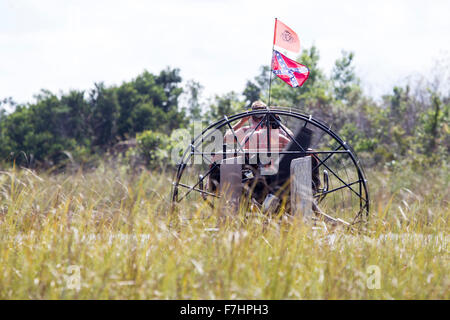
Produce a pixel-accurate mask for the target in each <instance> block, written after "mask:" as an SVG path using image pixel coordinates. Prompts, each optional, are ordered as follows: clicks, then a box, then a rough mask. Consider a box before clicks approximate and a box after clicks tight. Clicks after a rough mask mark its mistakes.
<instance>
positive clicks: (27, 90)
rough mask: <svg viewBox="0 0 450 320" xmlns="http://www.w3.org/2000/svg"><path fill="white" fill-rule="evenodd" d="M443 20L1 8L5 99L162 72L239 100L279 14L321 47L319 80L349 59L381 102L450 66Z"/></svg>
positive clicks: (428, 8) (281, 10)
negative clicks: (402, 84)
mask: <svg viewBox="0 0 450 320" xmlns="http://www.w3.org/2000/svg"><path fill="white" fill-rule="evenodd" d="M449 15H450V1H448V0H444V1H439V0H433V1H423V0H420V1H415V0H409V1H402V0H395V1H393V0H389V1H347V0H339V1H332V0H330V1H327V0H323V1H319V0H315V1H311V0H308V1H303V0H292V1H281V0H277V1H274V0H273V1H262V0H260V1H245V0H239V1H222V0H209V1H207V0H198V1H169V0H158V1H153V0H147V1H131V0H127V1H112V0H109V1H94V0H90V1H85V0H77V1H71V0H64V1H61V0H59V1H56V0H35V1H31V0H29V1H27V0H0V98H3V97H7V96H12V97H13V98H14V99H15V100H16V101H18V102H31V101H32V99H33V98H32V97H33V95H35V94H37V93H38V92H39V90H40V89H41V88H45V89H49V90H51V91H54V92H59V91H60V90H63V91H67V90H69V89H88V88H92V87H93V83H94V82H98V81H105V83H106V84H120V83H121V82H122V81H125V80H130V79H132V78H134V77H135V76H137V75H138V74H139V73H140V72H142V71H143V70H144V69H147V70H149V71H150V72H155V73H156V72H159V71H160V70H161V69H163V68H165V67H166V66H171V67H179V68H180V69H181V72H182V73H181V75H182V77H183V79H184V80H188V79H195V80H197V81H199V82H200V83H201V84H202V85H203V86H204V87H205V94H206V95H212V94H214V93H225V92H227V91H230V90H235V91H237V92H241V91H242V90H243V88H244V85H245V82H246V81H247V80H249V79H252V78H253V77H254V76H255V75H256V74H257V73H258V70H259V67H260V66H261V65H263V64H269V62H270V58H271V47H272V40H273V24H274V18H275V17H277V18H279V19H280V20H281V21H283V22H285V23H286V24H287V25H288V26H290V27H291V28H292V29H293V30H294V31H296V32H297V34H298V35H299V37H300V41H301V44H302V47H309V46H310V45H311V44H313V43H314V44H316V46H317V47H318V49H319V51H320V54H321V67H322V68H323V69H324V70H325V71H326V72H329V71H330V70H331V68H332V65H333V63H334V61H335V60H336V58H338V57H340V52H341V50H342V49H345V50H352V51H354V52H355V54H356V57H355V63H356V68H357V72H358V75H359V77H360V78H361V79H362V81H363V85H364V88H365V90H366V92H367V93H369V94H372V95H373V96H379V95H380V94H383V93H386V92H387V91H389V90H390V88H391V87H392V85H393V84H394V83H397V82H398V81H403V80H404V79H405V77H407V76H409V75H413V74H417V73H420V74H425V73H426V72H427V71H429V70H430V68H431V67H432V65H433V62H434V61H435V60H436V59H438V58H442V57H444V58H445V59H448V57H449V52H450V19H449ZM300 62H301V61H300ZM305 85H307V82H306V84H305Z"/></svg>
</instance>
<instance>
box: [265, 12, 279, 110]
mask: <svg viewBox="0 0 450 320" xmlns="http://www.w3.org/2000/svg"><path fill="white" fill-rule="evenodd" d="M276 28H277V18H275V26H274V28H273V43H272V55H271V58H270V74H269V101H268V103H267V106H268V107H269V108H270V89H271V88H272V59H273V50H274V48H275V37H276Z"/></svg>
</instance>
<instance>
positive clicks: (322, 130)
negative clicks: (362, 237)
mask: <svg viewBox="0 0 450 320" xmlns="http://www.w3.org/2000/svg"><path fill="white" fill-rule="evenodd" d="M248 117H254V118H255V119H258V120H259V123H258V124H257V125H256V126H254V127H253V128H252V129H249V130H248V131H247V132H248V134H247V135H246V139H244V140H242V138H241V137H237V134H236V132H235V130H234V129H233V127H234V126H235V124H236V123H238V122H239V121H240V120H241V119H243V118H248ZM262 128H264V130H266V136H267V137H268V138H267V143H266V149H265V150H262V151H261V150H250V149H249V148H246V145H247V144H248V141H249V140H250V139H251V137H252V136H253V135H255V134H257V133H258V132H260V130H261V129H262ZM276 130H278V132H281V134H283V135H284V136H285V137H287V139H288V140H289V143H288V144H287V145H286V146H285V147H284V148H283V149H281V150H280V149H279V150H277V151H276V152H275V151H274V150H271V145H270V144H271V141H270V138H269V137H271V134H272V133H271V131H276ZM230 133H231V135H232V137H233V140H234V143H232V144H226V143H224V144H223V146H222V148H221V149H220V150H211V148H210V147H208V144H210V143H211V140H212V139H213V138H212V137H217V136H218V135H219V134H220V135H222V136H225V135H226V134H228V135H230ZM271 153H277V158H276V159H275V160H273V161H272V160H271V161H272V162H276V165H277V166H276V167H277V168H276V170H274V171H270V170H267V167H268V164H267V162H265V163H263V162H262V161H261V159H262V158H263V156H266V157H267V155H268V154H269V155H271ZM195 157H197V158H198V157H200V158H201V159H202V161H201V163H200V164H199V163H198V161H197V163H196V161H194V158H195ZM237 159H239V160H240V162H239V161H237ZM271 159H274V158H271ZM299 159H311V160H310V163H311V164H310V166H309V167H307V168H309V169H307V170H308V171H309V170H310V172H307V173H308V175H309V176H310V178H309V179H310V182H308V183H307V185H306V188H304V189H306V190H307V191H308V192H307V193H309V194H310V195H311V201H310V202H311V208H312V217H313V219H325V220H326V221H331V222H341V223H343V224H345V225H351V226H353V225H357V224H361V223H364V222H367V221H368V218H369V204H370V201H369V191H368V184H367V179H366V176H365V173H364V170H363V167H362V164H361V162H360V161H359V160H358V158H357V156H356V154H355V152H354V150H353V148H352V147H351V146H350V145H348V144H347V143H346V142H345V140H344V139H342V138H341V137H340V136H339V135H338V134H337V133H336V132H334V131H333V130H332V129H331V126H330V125H328V124H326V123H325V122H322V121H320V120H318V119H316V118H314V117H313V116H312V115H308V114H303V113H301V112H299V111H298V110H295V109H290V108H282V107H270V108H269V107H267V108H265V109H263V110H248V111H245V112H242V113H238V114H235V115H231V116H224V117H223V118H222V119H220V120H218V121H216V122H214V123H212V124H210V125H209V126H207V127H206V128H205V129H204V130H202V132H201V133H200V134H198V135H197V136H196V137H194V138H193V139H192V141H191V143H190V145H189V146H187V147H186V150H185V151H184V153H183V155H182V157H181V160H180V161H179V163H178V165H177V168H176V173H175V176H174V179H173V183H172V184H173V186H172V196H171V200H172V205H173V206H174V207H177V206H180V205H183V203H188V202H189V203H190V202H193V201H200V202H205V203H207V204H208V205H209V206H212V207H214V206H215V205H218V203H220V201H221V200H223V199H229V198H230V195H234V196H233V197H234V198H235V199H236V198H238V199H239V203H240V205H241V206H244V207H245V208H246V209H245V210H250V208H251V210H259V212H262V213H264V212H266V211H268V208H269V207H270V208H271V212H272V213H273V212H276V213H281V214H290V215H293V213H294V212H293V208H292V207H293V206H295V204H296V202H295V200H294V199H293V198H292V197H293V196H292V194H291V193H292V180H293V178H294V177H293V173H292V164H293V163H294V162H295V161H298V160H299ZM230 164H232V165H231V166H230ZM271 165H273V163H272V164H271ZM230 168H232V169H231V171H230ZM232 173H234V178H233V179H231V180H230V176H232ZM225 180H226V181H227V182H228V183H230V184H231V188H230V185H228V186H227V187H226V188H225V187H224V184H225ZM230 181H232V182H230ZM273 199H276V200H277V201H276V202H275V205H274V202H273V201H272V200H273ZM286 199H287V200H286Z"/></svg>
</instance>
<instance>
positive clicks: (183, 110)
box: [0, 46, 450, 167]
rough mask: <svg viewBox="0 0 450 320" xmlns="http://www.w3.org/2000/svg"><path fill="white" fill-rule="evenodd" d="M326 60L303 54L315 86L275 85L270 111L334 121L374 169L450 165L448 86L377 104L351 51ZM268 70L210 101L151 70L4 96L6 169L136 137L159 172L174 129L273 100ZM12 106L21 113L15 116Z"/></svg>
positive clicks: (88, 157)
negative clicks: (26, 98)
mask: <svg viewBox="0 0 450 320" xmlns="http://www.w3.org/2000/svg"><path fill="white" fill-rule="evenodd" d="M319 59H320V55H319V51H318V50H317V48H316V47H314V46H313V47H311V48H308V49H306V50H303V52H302V54H301V55H300V56H299V57H298V59H297V60H298V61H300V62H301V63H302V64H305V65H306V66H308V67H309V68H310V71H311V72H310V77H309V79H308V80H307V82H306V83H305V85H304V86H303V87H302V88H298V89H292V88H290V87H289V86H287V85H286V84H284V83H283V82H282V81H280V80H278V79H274V80H273V81H272V91H271V104H272V105H278V106H284V107H291V108H297V109H299V110H302V111H304V112H306V113H310V114H312V115H313V116H315V117H317V118H318V119H321V120H323V121H325V122H327V123H330V124H333V128H334V130H335V131H337V132H338V133H339V134H340V135H341V136H343V137H345V139H346V140H347V142H349V143H350V145H352V146H353V147H354V148H355V150H356V152H357V153H358V155H359V156H360V157H361V156H362V157H363V159H364V161H365V162H366V164H368V165H382V166H394V165H403V164H405V162H408V163H412V164H414V165H419V166H424V165H432V164H434V163H438V162H445V163H446V162H447V160H448V154H449V151H450V150H449V149H450V138H449V136H450V135H449V109H450V94H449V93H448V92H447V93H444V92H442V91H443V90H440V88H439V85H440V82H443V81H445V79H439V78H437V80H435V81H434V82H433V83H429V82H427V81H422V82H417V83H416V84H415V85H410V84H409V85H399V86H394V88H392V92H391V93H389V94H386V95H385V96H383V97H382V99H381V101H375V100H374V99H373V98H371V97H370V96H367V95H365V94H364V93H363V90H362V88H361V81H360V80H359V79H358V77H357V75H356V73H355V70H354V65H353V63H354V54H353V53H352V52H345V51H343V53H342V56H341V57H340V58H339V59H338V60H336V62H335V64H334V67H333V70H332V72H331V74H330V75H329V76H327V75H326V74H325V73H324V72H323V70H321V69H320V68H319V66H318V63H319ZM269 72H270V69H269V67H261V69H260V73H259V74H257V75H256V76H255V77H254V78H253V79H251V80H249V81H248V82H247V84H246V86H245V88H244V90H243V91H242V92H241V93H238V92H234V91H231V92H228V93H226V94H223V95H216V96H215V97H213V98H212V99H209V100H208V101H207V102H203V99H202V89H203V86H202V85H201V84H200V83H198V82H196V81H193V80H190V81H187V82H186V84H185V85H182V78H181V76H180V70H179V69H176V68H175V69H172V68H166V69H164V70H162V71H161V72H160V73H159V74H152V73H150V72H148V71H144V72H143V73H142V74H140V75H138V76H137V77H136V78H135V79H132V80H131V81H126V82H123V83H122V84H121V85H118V86H115V85H113V86H107V85H106V84H105V83H96V84H95V85H94V87H93V88H92V89H90V90H87V91H83V90H71V91H69V92H67V93H63V94H60V95H57V94H55V93H52V92H50V91H48V90H42V91H41V92H40V93H39V94H38V95H37V96H36V101H35V102H34V103H27V104H16V103H14V100H13V98H5V99H3V100H0V166H8V165H11V164H12V163H13V162H15V163H16V164H18V165H22V166H27V165H28V166H30V165H32V166H35V167H39V166H41V167H48V166H54V165H59V164H64V163H66V162H67V159H68V158H70V159H72V160H73V161H78V162H82V163H88V162H90V161H92V159H98V158H101V157H103V156H105V155H108V154H109V152H110V151H111V150H112V149H113V148H114V147H115V146H116V145H117V144H120V143H121V142H123V141H129V140H137V143H136V148H135V149H133V150H132V151H131V153H130V154H134V155H136V154H138V155H140V156H142V157H143V158H144V159H146V164H147V165H155V163H157V162H158V161H161V160H164V157H166V156H167V152H166V153H164V152H163V153H160V154H157V153H155V152H152V151H155V150H159V151H161V150H163V151H164V149H167V148H170V145H171V144H170V134H171V133H172V131H173V130H174V129H177V128H186V127H189V124H190V123H191V122H192V121H193V120H199V119H203V120H204V121H205V122H209V121H211V120H213V119H217V118H221V117H223V116H224V115H230V114H233V113H236V112H239V111H243V110H245V107H248V106H249V105H250V104H251V103H252V101H255V100H258V99H261V100H263V101H267V98H268V97H267V94H268V85H269ZM181 97H184V98H185V99H184V101H185V103H184V104H183V105H182V103H181ZM6 105H9V106H13V108H14V110H13V111H12V112H9V113H8V112H6V109H5V106H6ZM166 151H167V150H166Z"/></svg>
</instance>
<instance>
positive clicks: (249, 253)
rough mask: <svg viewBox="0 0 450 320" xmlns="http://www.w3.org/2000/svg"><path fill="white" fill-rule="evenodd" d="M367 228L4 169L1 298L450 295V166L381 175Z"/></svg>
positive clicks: (118, 179) (118, 181)
mask: <svg viewBox="0 0 450 320" xmlns="http://www.w3.org/2000/svg"><path fill="white" fill-rule="evenodd" d="M367 173H368V179H369V183H370V185H369V186H370V191H371V197H372V210H371V214H372V216H371V219H370V223H369V225H368V227H367V229H366V230H363V231H361V232H351V231H346V230H334V231H331V230H328V231H327V230H325V229H324V228H314V229H313V228H311V226H308V225H304V224H303V223H302V221H301V220H300V219H277V218H274V219H271V220H268V219H265V218H262V217H259V218H258V217H257V218H253V219H250V220H245V219H244V218H243V217H242V215H240V216H237V217H235V218H233V219H228V220H226V221H219V220H218V218H217V217H218V215H217V214H216V213H215V212H213V211H212V210H211V209H210V208H208V207H206V206H204V205H203V204H202V203H189V204H187V206H186V207H185V208H183V209H182V210H181V211H180V212H178V213H174V214H170V212H169V205H170V202H169V194H170V184H171V178H172V176H171V174H168V175H165V174H164V173H161V172H160V171H158V172H148V171H145V172H142V173H140V174H130V173H128V172H127V171H126V170H125V169H124V168H117V169H112V168H111V167H109V166H105V167H101V168H98V169H96V170H95V171H92V172H88V173H86V172H85V173H82V172H81V171H80V172H72V173H70V174H50V173H39V174H36V173H34V172H32V171H30V170H26V169H22V170H18V169H14V170H13V169H11V170H8V171H6V172H1V173H0V238H1V241H0V261H1V264H0V299H72V298H76V299H372V298H374V299H422V298H423V299H430V298H438V299H449V298H450V294H449V292H450V290H449V288H450V280H449V277H448V276H449V274H450V272H449V271H450V270H449V250H448V233H449V227H448V219H449V217H450V209H449V185H448V182H449V180H450V179H449V178H450V177H449V172H448V169H447V168H435V169H433V170H431V171H425V170H424V171H423V172H414V171H411V170H409V169H405V170H400V171H398V172H394V173H391V172H388V171H374V170H372V171H371V170H368V172H367Z"/></svg>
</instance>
